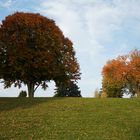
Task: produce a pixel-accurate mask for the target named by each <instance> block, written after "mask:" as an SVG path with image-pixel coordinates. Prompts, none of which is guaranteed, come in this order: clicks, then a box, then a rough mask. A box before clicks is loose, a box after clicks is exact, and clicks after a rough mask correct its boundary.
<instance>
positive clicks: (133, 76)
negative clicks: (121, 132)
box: [102, 50, 140, 97]
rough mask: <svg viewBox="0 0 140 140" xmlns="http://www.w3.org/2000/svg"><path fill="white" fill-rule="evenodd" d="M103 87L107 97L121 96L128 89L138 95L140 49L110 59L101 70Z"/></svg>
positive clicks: (139, 90) (139, 91) (139, 93)
mask: <svg viewBox="0 0 140 140" xmlns="http://www.w3.org/2000/svg"><path fill="white" fill-rule="evenodd" d="M102 75H103V81H102V86H103V89H104V90H105V91H106V92H107V94H108V96H109V97H122V96H123V93H124V92H126V91H127V90H129V93H130V92H131V93H132V94H133V95H135V94H137V95H138V96H139V95H140V51H138V50H134V51H132V52H131V53H130V54H128V55H125V56H119V57H118V58H116V59H113V60H110V61H108V62H107V64H106V65H105V66H104V67H103V70H102Z"/></svg>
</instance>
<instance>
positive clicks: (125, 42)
mask: <svg viewBox="0 0 140 140" xmlns="http://www.w3.org/2000/svg"><path fill="white" fill-rule="evenodd" d="M16 11H24V12H34V13H40V14H42V15H44V16H47V17H49V18H52V19H53V20H55V21H56V24H57V25H58V26H59V27H60V28H61V30H62V31H63V33H64V34H65V36H67V37H69V38H70V39H71V40H72V42H73V44H74V48H75V51H76V56H77V58H78V62H79V64H80V68H81V73H82V75H81V80H80V81H79V82H78V85H79V87H80V89H81V92H82V95H83V96H84V97H93V96H94V94H93V93H94V91H95V89H96V88H100V87H101V79H102V77H101V71H102V67H103V66H104V65H105V63H106V61H107V60H108V59H112V58H115V57H117V56H118V55H122V54H127V53H128V52H130V51H131V50H133V49H136V48H137V49H140V45H139V44H140V39H139V37H140V1H139V0H78V1H77V0H0V21H2V20H3V19H4V18H5V16H7V15H9V14H12V13H14V12H16ZM23 89H26V87H23ZM53 89H54V83H53V82H51V84H49V88H48V89H47V90H46V91H43V90H41V89H38V90H37V91H36V93H35V95H36V96H52V95H53V92H54V91H53ZM18 92H19V90H18V89H15V88H10V89H6V90H4V89H3V86H2V84H1V85H0V96H17V95H18Z"/></svg>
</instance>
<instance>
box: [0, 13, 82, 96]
mask: <svg viewBox="0 0 140 140" xmlns="http://www.w3.org/2000/svg"><path fill="white" fill-rule="evenodd" d="M0 78H1V79H3V80H4V85H5V87H6V88H7V87H10V86H11V85H12V84H14V86H18V87H19V88H20V87H21V84H22V83H23V84H25V85H27V87H28V96H29V97H33V96H34V92H35V90H36V89H37V88H38V86H40V85H41V86H42V88H43V89H46V87H47V82H49V81H50V80H54V81H55V82H57V83H58V82H59V81H61V82H62V81H63V82H64V81H67V80H73V81H74V80H77V79H79V78H80V72H79V64H78V62H77V59H76V57H75V51H74V49H73V44H72V42H71V41H70V40H69V39H68V38H66V37H64V35H63V33H62V31H61V30H60V29H59V27H58V26H57V25H56V24H55V22H54V21H53V20H51V19H48V18H47V17H44V16H41V15H40V14H34V13H23V12H16V13H14V14H12V15H9V16H7V17H6V18H5V20H3V21H2V24H1V26H0Z"/></svg>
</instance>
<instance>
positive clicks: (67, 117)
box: [0, 98, 140, 140]
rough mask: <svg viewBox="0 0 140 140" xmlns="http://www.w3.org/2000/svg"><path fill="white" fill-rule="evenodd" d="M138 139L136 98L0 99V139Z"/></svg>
mask: <svg viewBox="0 0 140 140" xmlns="http://www.w3.org/2000/svg"><path fill="white" fill-rule="evenodd" d="M8 139H9V140H16V139H17V140H22V139H23V140H32V139H33V140H49V139H53V140H140V99H90V98H35V99H18V98H0V140H8Z"/></svg>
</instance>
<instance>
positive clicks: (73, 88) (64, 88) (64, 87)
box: [54, 82, 82, 97]
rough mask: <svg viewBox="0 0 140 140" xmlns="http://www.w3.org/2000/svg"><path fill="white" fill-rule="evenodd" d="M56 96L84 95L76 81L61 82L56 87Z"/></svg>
mask: <svg viewBox="0 0 140 140" xmlns="http://www.w3.org/2000/svg"><path fill="white" fill-rule="evenodd" d="M54 97H82V96H81V91H80V90H79V87H78V86H77V85H76V83H74V82H70V83H68V84H61V85H59V86H58V87H57V88H56V92H55V96H54Z"/></svg>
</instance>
